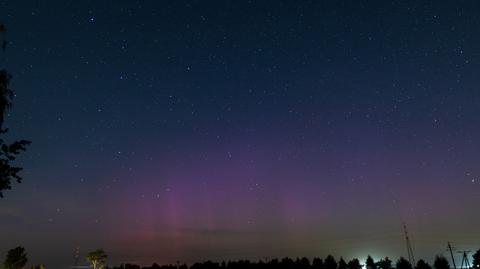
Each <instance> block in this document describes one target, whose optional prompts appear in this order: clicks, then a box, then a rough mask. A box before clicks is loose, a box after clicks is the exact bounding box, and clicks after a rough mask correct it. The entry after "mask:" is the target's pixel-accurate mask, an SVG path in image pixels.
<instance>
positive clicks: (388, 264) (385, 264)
mask: <svg viewBox="0 0 480 269" xmlns="http://www.w3.org/2000/svg"><path fill="white" fill-rule="evenodd" d="M377 265H378V268H380V269H391V268H392V261H391V260H390V259H389V258H388V257H385V259H381V260H380V261H379V262H378V263H377Z"/></svg>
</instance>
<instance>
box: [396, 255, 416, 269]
mask: <svg viewBox="0 0 480 269" xmlns="http://www.w3.org/2000/svg"><path fill="white" fill-rule="evenodd" d="M395 268H396V269H413V268H412V264H411V263H410V262H409V261H407V260H406V259H405V258H404V257H400V259H398V261H397V264H396V266H395Z"/></svg>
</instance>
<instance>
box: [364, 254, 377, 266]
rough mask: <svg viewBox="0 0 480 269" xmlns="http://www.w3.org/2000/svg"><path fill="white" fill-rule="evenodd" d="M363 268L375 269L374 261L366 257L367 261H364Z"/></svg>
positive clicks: (370, 257)
mask: <svg viewBox="0 0 480 269" xmlns="http://www.w3.org/2000/svg"><path fill="white" fill-rule="evenodd" d="M365 266H366V267H367V269H377V265H376V264H375V261H374V260H373V258H372V256H370V255H368V257H367V260H366V261H365Z"/></svg>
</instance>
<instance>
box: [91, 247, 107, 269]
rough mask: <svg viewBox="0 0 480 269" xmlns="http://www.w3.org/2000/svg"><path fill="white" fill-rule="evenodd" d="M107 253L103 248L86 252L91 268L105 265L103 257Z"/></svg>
mask: <svg viewBox="0 0 480 269" xmlns="http://www.w3.org/2000/svg"><path fill="white" fill-rule="evenodd" d="M107 257H108V256H107V254H106V253H105V251H103V249H97V250H94V251H92V252H90V253H88V254H87V257H86V259H87V261H88V262H90V263H91V264H92V267H93V269H97V268H99V269H101V268H104V267H105V259H106V258H107Z"/></svg>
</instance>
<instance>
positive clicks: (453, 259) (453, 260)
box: [447, 242, 457, 269]
mask: <svg viewBox="0 0 480 269" xmlns="http://www.w3.org/2000/svg"><path fill="white" fill-rule="evenodd" d="M447 243H448V244H447V246H448V250H449V251H450V256H451V257H452V263H453V268H454V269H457V266H456V265H455V258H453V251H452V245H451V244H450V242H447Z"/></svg>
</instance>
